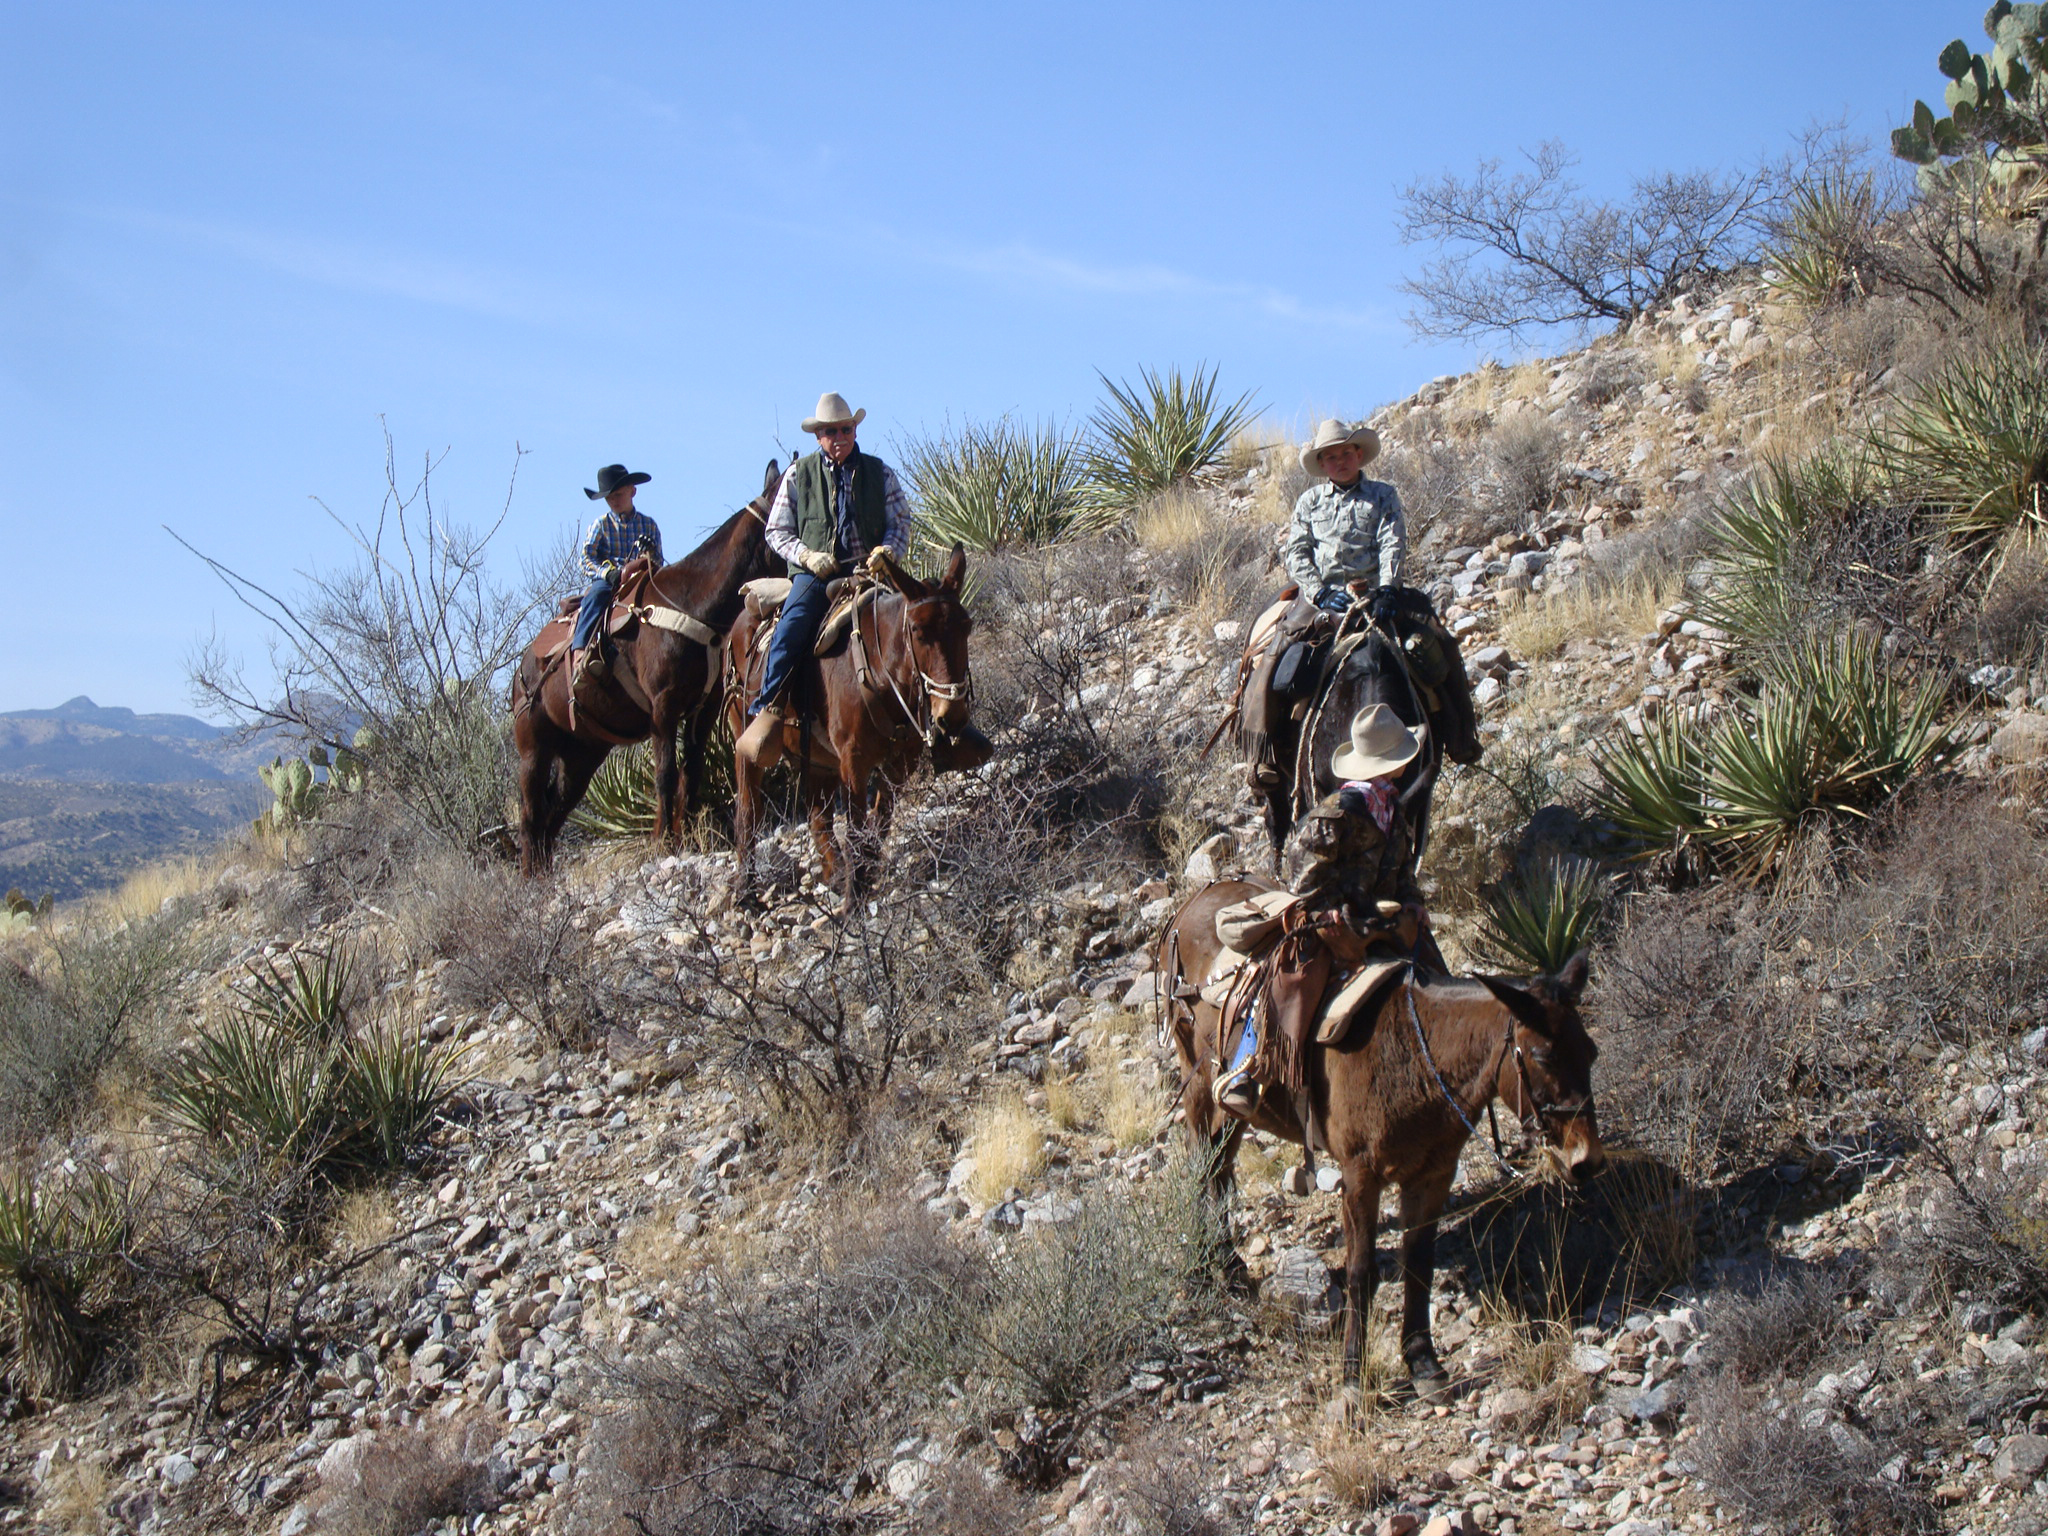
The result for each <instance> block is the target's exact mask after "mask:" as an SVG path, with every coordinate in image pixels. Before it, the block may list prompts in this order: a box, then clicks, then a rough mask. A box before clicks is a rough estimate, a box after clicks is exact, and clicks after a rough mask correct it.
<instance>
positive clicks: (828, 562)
mask: <svg viewBox="0 0 2048 1536" xmlns="http://www.w3.org/2000/svg"><path fill="white" fill-rule="evenodd" d="M802 564H803V568H804V569H805V570H807V571H809V572H810V573H811V574H812V575H813V576H815V577H817V578H818V580H820V581H830V580H831V579H832V578H833V577H834V576H837V575H838V574H839V562H838V561H837V560H835V559H833V558H832V557H831V556H830V555H828V554H826V553H825V552H824V551H823V550H822V549H807V550H805V551H804V554H803V561H802Z"/></svg>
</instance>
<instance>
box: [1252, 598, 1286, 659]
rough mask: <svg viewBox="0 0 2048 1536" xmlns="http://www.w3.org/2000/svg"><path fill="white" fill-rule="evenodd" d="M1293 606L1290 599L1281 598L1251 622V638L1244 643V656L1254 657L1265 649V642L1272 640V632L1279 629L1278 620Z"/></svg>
mask: <svg viewBox="0 0 2048 1536" xmlns="http://www.w3.org/2000/svg"><path fill="white" fill-rule="evenodd" d="M1293 605H1294V600H1293V599H1292V598H1286V597H1283V598H1281V599H1280V601H1279V602H1277V603H1275V604H1274V605H1273V606H1272V607H1270V608H1268V609H1267V610H1266V611H1265V612H1264V613H1262V614H1260V615H1259V616H1258V618H1257V619H1255V620H1253V622H1252V632H1251V637H1250V638H1249V639H1247V640H1246V641H1245V643H1244V653H1245V655H1247V656H1256V655H1258V654H1259V652H1260V651H1262V650H1264V649H1265V648H1266V642H1267V641H1269V640H1271V639H1272V638H1273V631H1274V630H1276V629H1278V628H1279V627H1280V620H1281V619H1282V618H1284V617H1286V614H1287V610H1288V609H1289V608H1291V607H1292V606H1293Z"/></svg>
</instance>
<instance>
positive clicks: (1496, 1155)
mask: <svg viewBox="0 0 2048 1536" xmlns="http://www.w3.org/2000/svg"><path fill="white" fill-rule="evenodd" d="M1403 985H1404V992H1403V995H1404V996H1405V997H1406V998H1407V1000H1408V1022H1409V1023H1410V1024H1413V1025H1414V1026H1415V1043H1416V1044H1417V1045H1419V1046H1421V1047H1422V1060H1423V1064H1424V1065H1425V1066H1427V1067H1428V1068H1429V1075H1430V1076H1431V1077H1433V1078H1435V1079H1436V1086H1437V1091H1438V1092H1439V1093H1441V1094H1442V1095H1443V1096H1444V1102H1445V1103H1446V1104H1448V1105H1450V1106H1451V1112H1452V1113H1453V1114H1455V1115H1456V1116H1457V1117H1458V1118H1459V1119H1460V1120H1461V1121H1463V1122H1464V1125H1465V1132H1466V1134H1467V1135H1469V1136H1470V1137H1471V1138H1472V1139H1473V1140H1474V1141H1478V1142H1479V1145H1480V1146H1482V1147H1485V1146H1486V1143H1485V1142H1484V1141H1480V1139H1479V1127H1478V1126H1476V1125H1474V1124H1473V1123H1472V1117H1471V1116H1470V1115H1468V1114H1466V1113H1465V1106H1464V1105H1462V1104H1460V1103H1459V1102H1458V1099H1457V1095H1456V1094H1454V1093H1452V1092H1451V1090H1450V1086H1449V1085H1448V1084H1447V1083H1445V1082H1444V1075H1443V1073H1441V1072H1439V1071H1438V1070H1437V1066H1436V1058H1435V1057H1433V1056H1431V1055H1430V1054H1429V1039H1428V1037H1427V1036H1426V1035H1424V1034H1423V1033H1422V1015H1421V1014H1419V1013H1417V1012H1416V1011H1415V967H1414V966H1413V965H1411V966H1409V968H1408V980H1407V981H1406V982H1405V983H1404V984H1403ZM1508 1028H1509V1029H1510V1030H1512V1029H1513V1028H1514V1025H1513V1023H1512V1022H1511V1023H1510V1024H1509V1025H1508ZM1498 1072H1499V1065H1498V1061H1497V1060H1496V1064H1495V1074H1496V1075H1498ZM1486 1104H1487V1108H1488V1109H1492V1107H1493V1100H1492V1099H1491V1098H1489V1099H1488V1100H1487V1101H1486ZM1487 1150H1489V1151H1491V1152H1492V1153H1493V1160H1494V1162H1496V1163H1498V1164H1499V1165H1500V1171H1501V1172H1502V1173H1504V1174H1506V1175H1507V1176H1508V1177H1509V1178H1511V1179H1519V1178H1520V1177H1521V1176H1522V1175H1521V1172H1520V1170H1518V1169H1517V1168H1516V1167H1515V1165H1514V1164H1513V1163H1511V1162H1509V1161H1508V1160H1507V1159H1506V1158H1505V1157H1503V1156H1501V1154H1500V1149H1499V1148H1498V1147H1490V1148H1488V1149H1487Z"/></svg>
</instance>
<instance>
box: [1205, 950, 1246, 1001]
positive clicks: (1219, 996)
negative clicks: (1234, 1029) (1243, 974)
mask: <svg viewBox="0 0 2048 1536" xmlns="http://www.w3.org/2000/svg"><path fill="white" fill-rule="evenodd" d="M1249 959H1251V956H1250V955H1247V954H1244V953H1242V952H1240V951H1238V950H1235V949H1226V950H1221V951H1219V952H1218V953H1217V956H1216V958H1215V959H1214V960H1212V961H1210V962H1209V974H1208V975H1207V976H1204V977H1203V978H1202V1001H1203V1002H1205V1003H1207V1004H1208V1005H1209V1006H1210V1007H1211V1008H1221V1007H1222V1006H1223V1000H1224V998H1226V997H1228V996H1229V995H1230V984H1231V982H1232V981H1233V980H1235V979H1236V977H1237V973H1238V972H1239V971H1241V970H1243V969H1244V965H1245V962H1246V961H1248V960H1249Z"/></svg>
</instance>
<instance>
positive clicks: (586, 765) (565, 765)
mask: <svg viewBox="0 0 2048 1536" xmlns="http://www.w3.org/2000/svg"><path fill="white" fill-rule="evenodd" d="M611 750H612V749H611V748H610V747H607V746H603V745H597V744H593V743H591V742H587V741H577V740H576V739H575V738H574V737H568V738H565V739H564V740H563V742H562V784H561V788H560V790H559V791H558V792H557V794H556V798H555V801H554V804H553V805H552V806H551V807H550V808H549V811H548V825H547V844H548V857H549V858H550V859H552V858H553V857H554V852H555V844H556V843H557V842H558V841H559V840H560V838H561V836H562V828H563V827H564V826H566V825H567V824H568V821H569V813H570V812H571V811H573V810H575V809H576V807H577V806H578V805H580V804H581V803H582V802H583V792H584V791H585V790H586V789H588V788H590V778H591V775H592V774H594V773H596V772H597V768H598V764H600V763H602V762H603V761H604V760H605V758H606V757H607V756H609V755H610V753H611Z"/></svg>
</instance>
